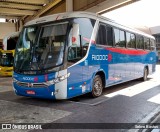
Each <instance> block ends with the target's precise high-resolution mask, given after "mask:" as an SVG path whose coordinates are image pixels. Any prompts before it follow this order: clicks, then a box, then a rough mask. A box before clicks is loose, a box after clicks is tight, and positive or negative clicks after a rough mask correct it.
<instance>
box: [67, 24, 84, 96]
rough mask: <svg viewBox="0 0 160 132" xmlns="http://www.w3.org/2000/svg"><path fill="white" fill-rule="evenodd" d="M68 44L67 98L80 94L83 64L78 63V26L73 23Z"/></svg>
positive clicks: (79, 49)
mask: <svg viewBox="0 0 160 132" xmlns="http://www.w3.org/2000/svg"><path fill="white" fill-rule="evenodd" d="M69 36H70V37H69V38H70V43H69V47H68V57H67V60H68V66H69V68H68V73H70V76H69V78H68V98H70V97H73V96H77V95H80V94H81V93H82V78H83V70H82V67H83V63H78V64H76V63H77V62H78V61H80V60H81V59H82V47H81V45H80V35H79V24H76V23H74V24H73V28H72V30H71V33H70V35H69Z"/></svg>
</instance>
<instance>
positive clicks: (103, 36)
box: [96, 25, 107, 45]
mask: <svg viewBox="0 0 160 132" xmlns="http://www.w3.org/2000/svg"><path fill="white" fill-rule="evenodd" d="M96 42H97V44H101V45H107V30H106V26H105V25H100V26H99V30H98V35H97V41H96Z"/></svg>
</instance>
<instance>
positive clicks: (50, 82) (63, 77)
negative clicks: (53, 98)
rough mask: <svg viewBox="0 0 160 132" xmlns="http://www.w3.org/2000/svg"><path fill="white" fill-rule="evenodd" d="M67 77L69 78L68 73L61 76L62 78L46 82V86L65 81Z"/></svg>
mask: <svg viewBox="0 0 160 132" xmlns="http://www.w3.org/2000/svg"><path fill="white" fill-rule="evenodd" d="M69 76H70V73H68V74H66V75H63V76H60V77H57V78H56V79H53V80H51V81H48V82H46V84H47V85H51V84H56V83H59V82H61V81H63V80H65V79H67V78H68V77H69Z"/></svg>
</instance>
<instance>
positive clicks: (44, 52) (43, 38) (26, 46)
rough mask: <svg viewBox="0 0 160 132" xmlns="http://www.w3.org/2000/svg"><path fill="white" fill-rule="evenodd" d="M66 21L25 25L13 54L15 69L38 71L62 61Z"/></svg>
mask: <svg viewBox="0 0 160 132" xmlns="http://www.w3.org/2000/svg"><path fill="white" fill-rule="evenodd" d="M67 26H68V23H60V24H54V25H47V26H42V27H37V26H35V27H26V28H24V30H23V32H22V33H21V35H20V39H19V42H18V45H17V49H16V54H15V67H16V69H17V71H31V70H33V71H38V70H46V69H49V68H53V67H57V66H59V65H61V64H62V63H63V56H64V47H65V41H66V32H67Z"/></svg>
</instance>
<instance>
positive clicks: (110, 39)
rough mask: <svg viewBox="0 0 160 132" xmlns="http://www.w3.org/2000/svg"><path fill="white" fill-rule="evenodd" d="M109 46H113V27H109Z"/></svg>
mask: <svg viewBox="0 0 160 132" xmlns="http://www.w3.org/2000/svg"><path fill="white" fill-rule="evenodd" d="M106 30H107V45H109V46H113V32H112V27H110V26H107V27H106Z"/></svg>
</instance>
